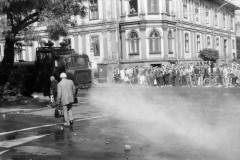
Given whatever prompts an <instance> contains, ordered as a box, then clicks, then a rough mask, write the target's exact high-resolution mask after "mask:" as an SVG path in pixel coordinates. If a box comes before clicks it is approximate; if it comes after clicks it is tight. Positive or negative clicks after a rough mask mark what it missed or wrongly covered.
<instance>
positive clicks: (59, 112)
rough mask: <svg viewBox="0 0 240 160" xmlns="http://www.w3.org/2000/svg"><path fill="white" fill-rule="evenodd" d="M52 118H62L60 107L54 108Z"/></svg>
mask: <svg viewBox="0 0 240 160" xmlns="http://www.w3.org/2000/svg"><path fill="white" fill-rule="evenodd" d="M54 117H55V118H60V117H63V110H62V109H61V108H60V107H56V108H55V112H54Z"/></svg>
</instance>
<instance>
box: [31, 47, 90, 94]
mask: <svg viewBox="0 0 240 160" xmlns="http://www.w3.org/2000/svg"><path fill="white" fill-rule="evenodd" d="M89 66H90V63H89V58H88V56H87V55H85V54H83V55H79V54H77V53H76V52H75V51H74V50H73V49H69V48H65V47H38V48H37V49H36V61H35V67H36V70H37V71H36V72H37V86H38V87H37V88H38V90H42V92H44V93H45V92H48V91H49V88H50V80H49V78H50V76H54V77H55V78H56V79H57V80H58V81H60V74H61V73H62V72H65V73H66V74H67V78H68V79H71V80H72V81H73V82H74V84H75V86H76V88H77V89H88V88H90V87H91V85H92V76H91V75H92V74H91V69H90V68H89Z"/></svg>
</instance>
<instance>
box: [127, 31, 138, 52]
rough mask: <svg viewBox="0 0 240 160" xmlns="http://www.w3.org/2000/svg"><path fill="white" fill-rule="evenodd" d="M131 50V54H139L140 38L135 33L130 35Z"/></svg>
mask: <svg viewBox="0 0 240 160" xmlns="http://www.w3.org/2000/svg"><path fill="white" fill-rule="evenodd" d="M129 48H130V51H129V54H139V37H138V34H137V33H136V32H135V31H133V32H131V33H130V34H129Z"/></svg>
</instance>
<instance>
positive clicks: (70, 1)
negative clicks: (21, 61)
mask: <svg viewBox="0 0 240 160" xmlns="http://www.w3.org/2000/svg"><path fill="white" fill-rule="evenodd" d="M83 1H85V0H1V1H0V15H2V17H3V18H2V19H1V17H0V19H1V22H0V31H2V37H4V39H5V48H4V58H3V61H2V66H3V67H4V68H6V69H9V68H11V67H12V66H13V63H14V56H15V55H14V44H15V43H16V42H18V41H24V42H26V43H28V42H29V40H34V39H35V40H36V37H37V36H35V34H36V32H35V30H34V29H35V27H34V26H33V24H34V23H35V22H38V23H42V24H44V25H45V26H46V27H47V30H46V32H47V33H48V34H49V36H50V38H51V39H53V40H58V39H59V37H60V36H66V35H67V34H68V29H69V28H71V27H72V26H74V24H75V23H76V22H75V21H74V20H73V19H72V16H77V15H79V16H80V17H81V18H83V17H85V16H86V13H87V12H86V11H87V8H86V7H85V6H84V3H83ZM0 36H1V33H0Z"/></svg>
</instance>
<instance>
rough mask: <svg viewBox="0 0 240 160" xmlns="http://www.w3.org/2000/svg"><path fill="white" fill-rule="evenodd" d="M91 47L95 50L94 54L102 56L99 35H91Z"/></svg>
mask: <svg viewBox="0 0 240 160" xmlns="http://www.w3.org/2000/svg"><path fill="white" fill-rule="evenodd" d="M91 49H92V51H93V54H94V56H100V43H99V36H92V37H91Z"/></svg>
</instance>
